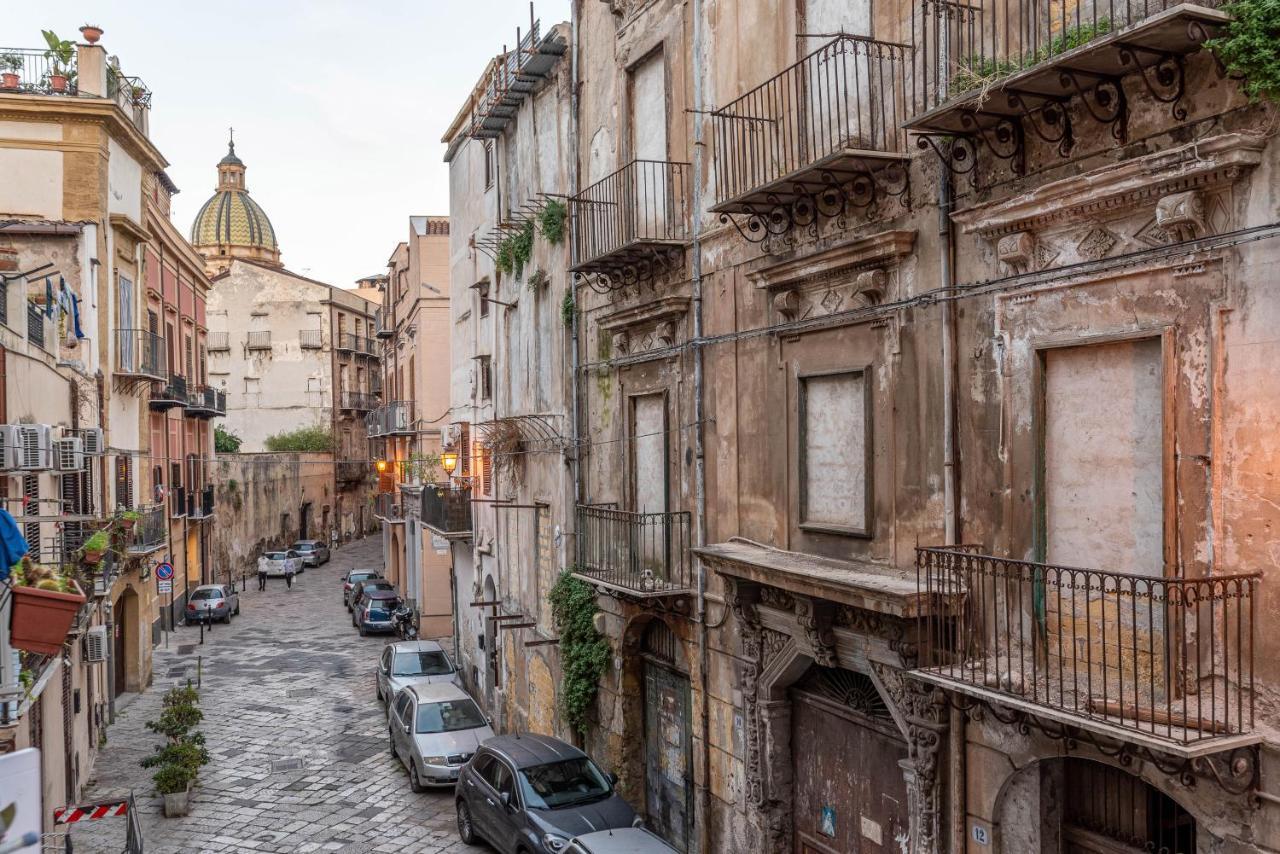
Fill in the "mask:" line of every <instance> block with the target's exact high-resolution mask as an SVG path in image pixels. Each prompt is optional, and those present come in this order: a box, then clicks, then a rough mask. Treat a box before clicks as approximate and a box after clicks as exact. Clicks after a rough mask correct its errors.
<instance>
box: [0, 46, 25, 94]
mask: <svg viewBox="0 0 1280 854" xmlns="http://www.w3.org/2000/svg"><path fill="white" fill-rule="evenodd" d="M22 66H23V61H22V57H21V56H19V55H18V54H16V53H0V87H2V88H5V89H17V88H18V86H19V85H20V84H21V83H22V78H21V77H19V76H18V75H19V72H21V71H22Z"/></svg>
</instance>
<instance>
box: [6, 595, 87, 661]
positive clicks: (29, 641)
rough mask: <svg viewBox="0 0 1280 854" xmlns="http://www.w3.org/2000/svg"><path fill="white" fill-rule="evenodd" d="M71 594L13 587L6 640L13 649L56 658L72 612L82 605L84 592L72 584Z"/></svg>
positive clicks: (73, 614) (74, 617)
mask: <svg viewBox="0 0 1280 854" xmlns="http://www.w3.org/2000/svg"><path fill="white" fill-rule="evenodd" d="M71 586H72V587H73V588H74V589H75V592H74V593H59V592H57V591H54V590H41V589H40V588H38V587H15V588H13V619H12V623H11V624H10V627H9V638H10V641H11V642H12V643H13V645H14V646H15V647H17V648H18V649H24V650H26V651H27V652H35V653H39V654H41V655H56V654H57V653H59V652H61V651H62V642H63V641H65V640H66V639H67V632H68V631H70V630H71V624H72V623H74V622H75V619H76V613H77V612H78V611H79V610H80V606H81V605H83V604H84V602H85V596H84V591H82V590H81V589H80V585H78V584H76V583H75V582H74V581H72V582H71Z"/></svg>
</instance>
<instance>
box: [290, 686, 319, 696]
mask: <svg viewBox="0 0 1280 854" xmlns="http://www.w3.org/2000/svg"><path fill="white" fill-rule="evenodd" d="M314 693H315V691H313V690H312V689H310V688H290V689H289V690H288V691H285V692H284V695H285V696H286V697H310V696H311V695H312V694H314Z"/></svg>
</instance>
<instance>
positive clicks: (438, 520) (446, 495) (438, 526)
mask: <svg viewBox="0 0 1280 854" xmlns="http://www.w3.org/2000/svg"><path fill="white" fill-rule="evenodd" d="M421 518H422V522H423V524H425V525H426V526H427V527H429V528H431V529H432V530H434V531H436V532H437V533H440V534H442V535H451V534H467V533H470V532H471V487H469V486H451V485H448V484H430V483H429V484H427V485H426V486H424V487H423V489H422V517H421Z"/></svg>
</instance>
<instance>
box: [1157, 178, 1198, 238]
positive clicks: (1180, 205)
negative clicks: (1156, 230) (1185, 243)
mask: <svg viewBox="0 0 1280 854" xmlns="http://www.w3.org/2000/svg"><path fill="white" fill-rule="evenodd" d="M1204 210H1205V207H1204V197H1203V196H1202V195H1201V194H1200V193H1199V192H1197V191H1195V190H1191V191H1189V192H1186V193H1174V194H1173V195H1169V196H1165V197H1164V198H1163V199H1161V200H1160V201H1158V202H1156V224H1157V225H1159V226H1160V227H1161V228H1162V229H1164V230H1165V232H1167V233H1168V235H1169V237H1170V238H1172V239H1173V240H1175V241H1179V240H1195V239H1196V238H1197V237H1200V236H1201V235H1203V234H1204V233H1205V213H1204Z"/></svg>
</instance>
